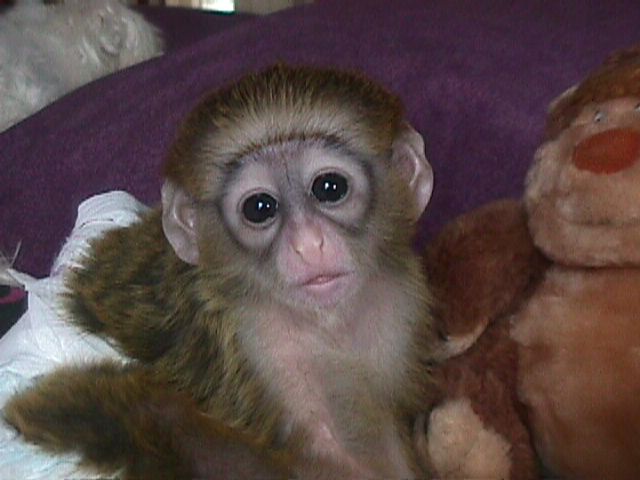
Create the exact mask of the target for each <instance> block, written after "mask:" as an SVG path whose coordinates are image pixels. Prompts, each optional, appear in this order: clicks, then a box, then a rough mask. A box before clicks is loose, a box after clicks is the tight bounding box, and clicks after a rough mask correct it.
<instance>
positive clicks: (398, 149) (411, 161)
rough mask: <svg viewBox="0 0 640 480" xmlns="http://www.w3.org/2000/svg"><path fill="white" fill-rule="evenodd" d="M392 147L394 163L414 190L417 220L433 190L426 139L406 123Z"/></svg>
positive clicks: (431, 170)
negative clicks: (426, 153)
mask: <svg viewBox="0 0 640 480" xmlns="http://www.w3.org/2000/svg"><path fill="white" fill-rule="evenodd" d="M392 148H393V164H394V165H396V167H397V168H398V169H399V172H400V174H401V175H402V176H403V177H404V179H405V180H406V181H407V185H409V189H410V190H411V191H412V192H413V198H414V212H413V213H414V217H415V220H418V218H420V215H422V212H423V211H424V209H425V208H427V204H428V203H429V200H430V199H431V193H432V192H433V169H432V168H431V164H430V163H429V161H428V160H427V157H426V155H425V152H424V140H423V139H422V135H420V134H419V133H418V132H416V131H415V129H414V128H413V127H412V126H411V125H409V124H408V123H405V127H404V128H403V130H402V131H401V132H400V134H399V135H398V137H397V138H396V139H395V141H394V142H393V146H392Z"/></svg>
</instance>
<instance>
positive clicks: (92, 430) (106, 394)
mask: <svg viewBox="0 0 640 480" xmlns="http://www.w3.org/2000/svg"><path fill="white" fill-rule="evenodd" d="M3 415H4V419H5V421H6V422H8V423H9V424H11V425H12V426H13V427H14V428H16V429H17V430H18V431H19V432H20V433H21V434H22V435H23V436H24V437H25V439H26V440H27V441H29V442H32V443H35V444H38V445H39V446H41V447H42V448H44V449H46V450H48V451H51V452H54V453H61V452H76V453H79V454H80V455H81V457H82V459H83V465H84V466H87V467H89V468H92V469H97V470H98V471H100V472H103V473H109V474H111V473H116V472H123V473H124V476H125V478H128V479H138V478H140V479H142V478H144V479H148V478H154V479H176V478H207V479H216V478H284V477H285V476H287V473H288V472H287V461H286V459H285V458H283V457H280V456H278V455H276V454H273V455H269V454H265V453H260V454H259V453H258V451H259V448H260V447H259V446H258V445H257V444H256V442H251V441H249V440H248V439H247V438H245V437H244V436H243V435H242V434H240V433H239V432H235V431H233V430H232V429H230V428H228V427H226V426H224V425H222V424H221V423H220V422H217V421H215V420H214V419H212V418H211V417H209V416H206V415H204V414H203V413H201V412H200V411H199V410H198V409H197V408H196V406H195V403H194V402H193V401H191V400H190V399H189V398H188V397H187V396H186V395H182V394H179V393H177V392H175V391H172V390H170V389H168V388H167V387H166V386H163V385H159V384H156V383H154V382H153V381H152V380H150V377H148V375H147V372H146V370H145V369H144V368H143V367H137V366H127V367H122V366H120V365H116V364H114V363H103V364H99V365H95V366H92V367H86V368H76V367H69V368H64V369H60V370H58V371H57V372H54V373H53V374H51V375H49V376H47V377H45V378H44V379H42V380H41V381H40V382H38V383H37V384H36V385H35V386H34V387H32V388H31V389H29V390H27V391H25V392H24V393H21V394H18V395H16V396H14V397H13V398H12V399H10V400H9V402H8V403H7V404H6V406H5V407H4V409H3ZM262 451H263V452H264V451H265V450H264V448H262Z"/></svg>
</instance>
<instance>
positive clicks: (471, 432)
mask: <svg viewBox="0 0 640 480" xmlns="http://www.w3.org/2000/svg"><path fill="white" fill-rule="evenodd" d="M424 258H425V267H426V269H427V272H429V276H430V280H431V282H432V284H433V285H434V287H435V288H436V296H437V298H438V299H439V300H440V305H441V309H442V311H441V312H440V314H441V316H440V318H442V319H443V324H442V325H441V330H442V333H443V335H444V336H445V338H446V339H447V345H449V346H450V348H451V351H450V352H449V353H450V354H452V355H454V356H453V357H452V358H450V359H449V360H447V361H446V362H445V363H444V364H443V365H442V366H441V367H440V368H439V369H438V370H437V373H438V374H439V375H440V379H441V381H442V384H443V385H444V390H445V397H446V400H445V401H444V402H443V403H442V404H441V405H440V406H439V407H437V408H436V409H435V410H434V412H433V413H432V415H431V418H430V422H429V430H428V450H429V455H430V459H431V462H432V463H433V465H434V468H435V469H436V470H437V472H438V474H439V477H440V478H450V479H460V478H478V479H480V478H482V479H486V478H495V479H497V478H500V479H512V480H527V479H535V478H538V477H539V474H538V467H537V460H536V456H535V453H534V449H533V445H532V441H531V438H530V435H529V431H528V429H527V419H526V412H525V409H524V407H523V405H522V404H521V403H520V401H519V399H518V397H517V393H516V390H517V389H516V382H517V373H518V368H517V364H518V362H517V346H516V344H515V342H514V341H513V340H512V339H511V338H510V335H509V329H510V322H509V315H510V314H511V313H512V312H513V311H514V309H515V308H517V306H518V305H520V304H521V303H522V302H523V301H524V299H525V298H526V296H527V295H528V293H529V291H530V288H531V286H532V285H535V284H536V283H537V281H538V279H539V277H540V275H541V273H542V272H543V271H544V270H545V268H546V266H547V264H548V261H547V260H546V259H545V258H544V257H543V256H542V255H541V254H540V252H539V251H538V250H537V249H536V248H535V247H534V245H533V242H532V241H531V237H530V235H529V232H528V230H527V224H526V216H525V212H524V208H523V206H522V203H521V202H518V201H515V200H505V201H498V202H495V203H492V204H489V205H486V206H484V207H481V208H479V209H477V210H474V211H472V212H471V213H468V214H466V215H462V216H461V217H459V218H457V219H456V220H455V221H454V222H452V223H451V224H450V225H448V226H447V227H445V228H444V230H443V231H442V232H441V233H440V235H439V236H438V237H437V238H436V240H435V241H434V242H433V243H432V244H431V245H430V246H429V248H428V251H427V253H426V255H425V257H424Z"/></svg>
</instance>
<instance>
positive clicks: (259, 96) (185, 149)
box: [164, 64, 404, 198]
mask: <svg viewBox="0 0 640 480" xmlns="http://www.w3.org/2000/svg"><path fill="white" fill-rule="evenodd" d="M403 115H404V111H403V107H402V103H401V101H400V100H399V98H398V97H397V96H395V95H393V94H392V93H390V92H389V91H387V90H386V89H385V88H384V87H382V86H381V85H378V84H376V83H374V82H372V81H371V80H369V79H367V78H366V77H364V76H363V75H361V74H359V73H356V72H349V71H336V70H333V69H322V68H315V67H304V66H299V67H291V66H286V65H284V64H278V65H275V66H272V67H270V68H267V69H266V70H263V71H261V72H259V73H254V74H249V75H246V76H245V77H243V78H241V79H240V80H238V81H237V82H236V83H234V84H232V85H231V86H227V87H224V88H221V89H219V90H217V91H215V92H213V93H211V94H209V95H208V96H206V97H205V98H204V99H203V100H202V101H201V103H200V104H199V105H198V106H197V107H196V108H195V110H194V111H193V112H192V113H191V114H190V115H189V116H188V118H187V120H186V122H185V124H184V126H183V127H182V129H181V130H180V131H179V133H178V136H177V139H176V141H175V143H174V145H173V147H172V148H171V150H170V152H169V155H168V158H167V161H166V163H165V166H164V174H165V177H166V178H167V179H169V180H171V181H172V182H174V183H175V184H177V185H180V186H181V187H183V188H184V189H185V190H187V191H188V192H189V193H190V194H191V195H192V196H193V197H195V198H200V197H201V195H202V194H203V190H204V188H205V185H203V184H202V182H203V180H204V179H211V178H212V174H213V175H215V173H216V172H215V171H216V170H220V169H221V168H223V167H224V166H225V165H228V164H229V163H230V162H232V161H233V160H235V159H237V158H240V157H242V156H245V155H247V154H250V153H251V152H253V151H255V150H258V149H260V148H262V147H264V146H267V145H273V144H278V143H283V142H287V141H292V140H311V139H321V140H327V141H329V142H331V143H337V144H338V145H341V146H343V147H345V148H347V149H349V150H351V151H353V152H358V153H362V154H364V155H367V156H388V154H389V152H390V151H391V147H392V143H393V141H394V139H395V138H396V137H397V135H398V132H399V131H400V130H401V128H402V121H403ZM202 159H207V161H206V162H202ZM196 163H197V165H196ZM196 166H200V168H202V166H204V168H206V171H198V169H196V168H195V167H196ZM214 178H215V177H214Z"/></svg>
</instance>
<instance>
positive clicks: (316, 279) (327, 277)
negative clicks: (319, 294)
mask: <svg viewBox="0 0 640 480" xmlns="http://www.w3.org/2000/svg"><path fill="white" fill-rule="evenodd" d="M347 275H348V272H331V273H321V274H318V275H314V276H311V277H309V278H307V279H305V280H303V281H302V282H300V286H301V287H322V286H323V285H330V284H332V283H334V282H336V281H337V280H340V279H341V278H343V277H346V276H347Z"/></svg>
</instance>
